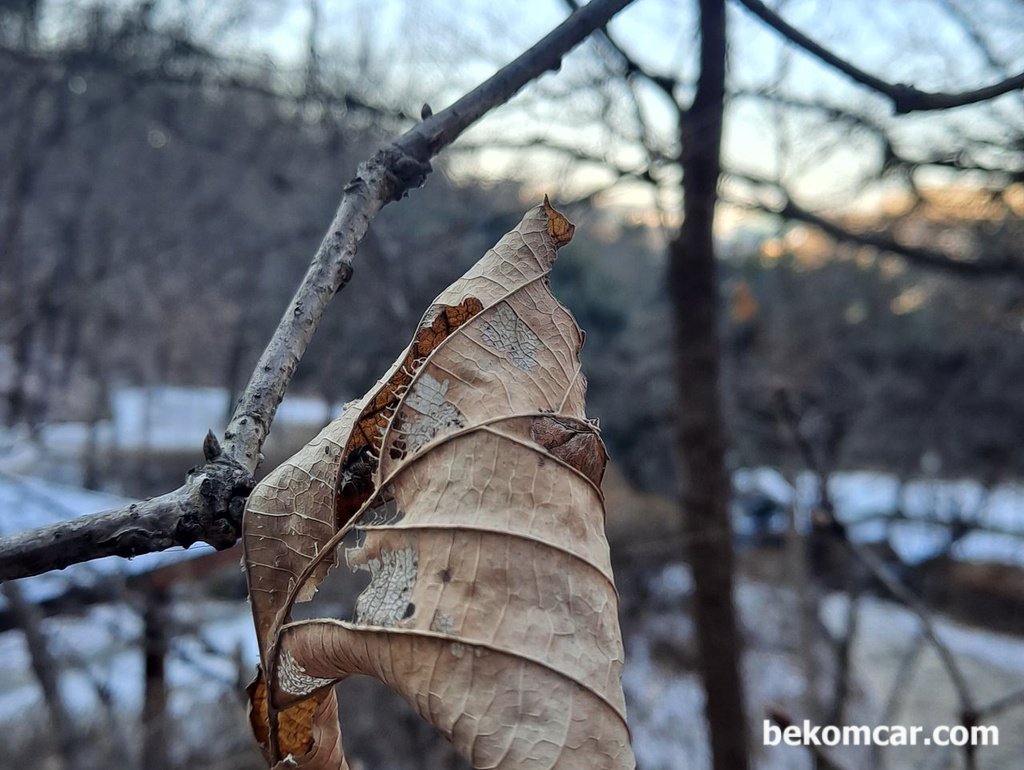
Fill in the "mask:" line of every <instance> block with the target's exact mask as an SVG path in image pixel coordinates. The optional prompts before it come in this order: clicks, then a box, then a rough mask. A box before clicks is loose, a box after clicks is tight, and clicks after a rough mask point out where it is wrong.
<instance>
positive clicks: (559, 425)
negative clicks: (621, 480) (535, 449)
mask: <svg viewBox="0 0 1024 770" xmlns="http://www.w3.org/2000/svg"><path fill="white" fill-rule="evenodd" d="M530 434H531V436H532V437H533V440H534V441H536V442H537V443H538V444H540V445H541V446H542V447H544V448H545V449H546V450H548V452H550V453H551V454H553V455H554V456H555V457H557V458H558V459H560V460H562V462H565V463H568V464H569V465H571V466H572V467H573V468H575V469H576V470H578V471H579V472H580V473H582V474H583V475H584V476H586V477H587V478H588V479H590V480H591V481H593V482H594V484H596V485H597V486H601V479H602V477H603V476H604V467H605V464H606V461H607V459H608V458H607V453H606V452H605V448H604V444H603V443H602V441H601V438H600V436H598V434H597V430H596V429H595V428H594V426H593V425H590V424H589V423H585V422H581V421H579V420H573V419H569V418H566V417H554V416H551V417H538V418H537V419H536V420H534V422H533V425H532V427H531V428H530Z"/></svg>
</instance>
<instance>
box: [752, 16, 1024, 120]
mask: <svg viewBox="0 0 1024 770" xmlns="http://www.w3.org/2000/svg"><path fill="white" fill-rule="evenodd" d="M738 1H739V3H740V4H741V5H742V6H743V7H745V8H746V9H747V10H749V11H750V12H751V13H753V14H754V15H755V16H757V17H758V18H759V19H761V21H763V22H764V23H765V24H767V25H768V26H770V27H771V28H772V29H774V30H775V31H776V32H778V33H779V34H781V35H782V36H783V37H785V38H786V39H787V40H789V41H791V42H793V43H795V44H796V45H798V46H800V47H801V48H803V49H804V50H805V51H807V52H808V53H809V54H811V55H812V56H815V57H817V58H818V59H820V60H821V61H823V62H825V64H828V65H829V66H830V67H832V68H834V69H836V70H838V71H839V72H842V73H843V74H844V75H846V76H847V77H848V78H850V80H852V81H854V82H855V83H859V84H860V85H862V86H866V87H867V88H870V89H871V90H872V91H876V92H878V93H880V94H882V96H885V97H886V98H888V99H889V100H890V101H892V104H893V109H894V110H895V111H896V114H898V115H905V114H906V113H908V112H924V111H928V110H947V109H950V108H952V107H962V106H964V105H967V104H975V103H977V102H984V101H987V100H989V99H994V98H995V97H997V96H1002V95H1003V94H1005V93H1009V92H1010V91H1016V90H1018V89H1020V88H1024V72H1021V73H1018V74H1016V75H1012V76H1010V77H1008V78H1004V79H1003V80H1000V81H999V82H997V83H993V84H991V85H988V86H984V87H982V88H975V89H971V90H968V91H957V92H945V91H922V90H921V89H919V88H916V87H914V86H912V85H907V84H906V83H890V82H888V81H886V80H882V79H881V78H879V77H876V76H875V75H872V74H870V73H868V72H865V71H864V70H862V69H860V68H859V67H856V66H854V65H853V64H851V63H850V62H848V61H847V60H846V59H844V58H842V57H841V56H839V55H837V54H835V53H833V52H832V51H830V50H828V49H827V48H825V47H824V46H823V45H821V44H820V43H817V42H815V41H814V40H812V39H811V38H810V37H808V36H807V35H805V34H804V33H803V32H801V31H800V30H798V29H797V28H796V27H794V26H792V25H791V24H789V23H788V22H787V21H786V20H785V19H783V18H782V17H781V16H779V15H778V14H777V13H775V11H773V10H772V9H771V8H769V7H768V6H767V5H765V4H764V3H762V2H761V0H738Z"/></svg>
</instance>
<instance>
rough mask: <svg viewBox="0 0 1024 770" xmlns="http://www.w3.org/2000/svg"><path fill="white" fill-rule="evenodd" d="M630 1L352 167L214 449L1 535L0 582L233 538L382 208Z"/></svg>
mask: <svg viewBox="0 0 1024 770" xmlns="http://www.w3.org/2000/svg"><path fill="white" fill-rule="evenodd" d="M630 1H631V0H593V2H591V3H589V4H587V5H586V6H585V7H584V8H582V9H580V11H579V12H577V13H574V14H573V15H572V16H570V17H569V18H568V19H566V20H565V21H564V22H562V23H561V24H560V25H558V27H556V28H555V29H554V30H552V31H551V32H550V33H549V34H548V35H546V36H545V37H544V38H543V39H542V40H541V41H540V42H538V43H537V44H536V45H534V46H533V47H532V48H530V49H529V50H528V51H526V52H525V53H523V54H522V55H521V56H519V57H518V58H517V59H515V60H514V61H512V62H511V63H509V64H507V65H506V66H505V67H503V68H501V69H500V70H498V72H496V73H495V74H494V75H493V76H492V77H491V78H489V79H488V80H486V81H485V82H484V83H482V84H481V85H479V86H477V87H476V88H475V89H473V90H472V91H470V92H469V93H468V94H466V95H465V96H463V97H462V98H461V99H459V100H458V101H457V102H455V103H454V104H452V105H451V106H450V107H448V108H447V109H445V110H443V111H441V112H439V113H437V114H436V115H433V116H431V117H428V118H427V119H425V120H424V121H423V122H421V123H419V124H417V125H416V126H414V127H413V128H411V129H410V130H409V131H407V132H406V133H405V134H403V135H402V136H401V137H399V138H398V139H396V140H395V141H394V142H393V143H391V144H389V145H387V146H385V147H383V148H382V149H380V150H378V151H377V152H376V153H375V154H374V155H373V157H371V158H370V159H369V160H367V161H366V162H364V163H362V164H360V166H359V168H358V169H357V171H356V176H355V178H353V179H352V181H351V182H349V184H348V185H347V186H346V187H345V192H344V195H343V196H342V199H341V203H340V205H339V207H338V210H337V212H336V214H335V216H334V220H333V221H332V222H331V225H330V228H329V229H328V231H327V235H326V236H325V237H324V239H323V241H322V242H321V244H320V247H319V249H317V252H316V255H315V256H314V257H313V261H312V262H311V264H310V266H309V269H308V270H307V272H306V275H305V277H304V278H303V280H302V283H301V284H300V285H299V288H298V289H297V290H296V292H295V295H294V297H293V298H292V300H291V302H290V303H289V305H288V307H287V308H286V309H285V312H284V315H283V317H282V318H281V321H280V323H279V324H278V326H277V329H276V330H275V332H274V334H273V336H272V337H271V339H270V342H269V343H268V344H267V347H266V349H265V350H264V351H263V354H262V355H261V356H260V359H259V361H258V362H257V364H256V368H255V370H254V371H253V374H252V376H251V378H250V379H249V383H248V385H247V386H246V387H245V390H244V391H243V392H242V395H241V398H240V399H239V401H238V404H237V406H236V407H235V411H234V414H233V416H232V417H231V420H230V422H229V423H228V426H227V429H226V430H225V432H224V444H223V449H221V447H219V446H217V442H216V441H213V442H208V446H207V447H204V448H205V449H206V458H207V462H206V464H205V465H203V466H200V467H199V468H196V469H193V471H192V472H191V473H190V474H189V476H188V478H187V480H186V482H185V484H184V485H183V486H181V487H179V488H178V489H176V490H174V491H172V492H169V493H167V494H165V495H161V496H160V497H156V498H152V499H150V500H146V501H144V502H141V503H136V504H134V505H132V506H129V507H127V508H121V509H117V510H114V511H107V512H105V513H100V514H94V515H92V516H86V517H81V518H79V519H75V520H73V521H70V522H64V523H61V524H57V525H54V526H50V527H42V528H39V529H35V530H31V531H29V532H24V533H20V534H17V535H13V536H10V537H6V538H2V539H0V581H3V580H10V579H12V578H19V577H27V576H30V575H36V574H39V573H41V572H45V571H47V570H51V569H62V568H64V567H66V566H68V565H70V564H76V563H78V562H83V561H88V560H90V559H96V558H100V557H102V556H111V555H118V556H135V555H138V554H141V553H147V552H150V551H158V550H163V549H165V548H170V547H172V546H175V545H181V546H185V547H187V546H189V545H191V544H192V543H195V542H197V541H199V540H203V541H205V542H208V543H210V544H211V545H213V546H214V547H217V548H226V547H228V546H230V545H231V544H233V543H234V542H235V540H237V538H238V536H239V534H240V526H241V524H240V522H241V512H242V508H243V507H244V500H245V498H246V497H247V496H248V494H249V492H250V491H251V490H252V486H253V473H254V472H255V470H256V467H257V466H258V465H259V462H260V460H261V454H260V449H261V448H262V446H263V442H264V440H265V439H266V437H267V434H268V433H269V431H270V425H271V422H272V421H273V419H274V414H275V412H276V411H277V406H278V404H279V403H280V402H281V399H282V398H283V396H284V392H285V389H286V388H287V386H288V383H289V382H290V381H291V378H292V375H293V374H294V372H295V369H296V367H297V366H298V363H299V359H300V358H301V357H302V355H303V353H304V352H305V350H306V347H307V346H308V345H309V342H310V340H311V339H312V337H313V332H314V331H315V330H316V328H317V325H318V324H319V322H320V318H321V317H322V315H323V313H324V311H325V309H326V308H327V305H328V303H329V302H330V301H331V299H332V298H333V297H334V295H335V294H336V293H337V292H338V291H340V290H341V289H342V288H344V287H345V285H346V284H347V283H348V281H349V279H350V278H351V277H352V262H353V259H354V257H355V253H356V248H357V247H358V245H359V242H360V241H361V240H362V238H363V236H364V235H365V234H366V231H367V228H368V227H369V225H370V222H371V221H372V220H373V218H374V217H375V216H376V215H377V212H378V211H380V210H381V208H383V207H384V206H385V205H387V204H388V203H390V202H392V201H397V200H400V199H401V198H402V197H403V196H404V195H405V194H406V193H407V191H408V190H410V189H411V188H414V187H419V186H420V185H422V184H423V183H424V181H425V180H426V177H427V175H428V174H429V173H430V171H431V167H430V159H431V158H432V157H433V156H435V155H436V154H437V153H438V152H440V151H441V150H442V149H444V148H445V147H447V146H448V145H449V144H451V143H452V142H453V141H454V140H455V139H456V138H457V137H458V136H459V135H460V134H461V133H462V132H463V131H465V130H466V129H467V128H468V127H469V126H470V125H472V124H473V123H474V122H475V121H477V120H478V119H479V118H481V117H483V116H484V115H485V114H486V113H487V112H489V111H490V110H491V109H493V108H494V107H496V106H498V105H501V104H504V103H505V102H507V101H508V100H509V99H511V98H512V97H513V96H514V95H515V94H516V93H517V92H518V91H519V90H520V89H522V88H523V87H524V86H525V85H527V84H528V83H530V82H531V81H533V80H535V79H536V78H538V77H540V76H541V75H542V74H544V73H545V72H547V71H549V70H558V68H559V67H560V66H561V62H562V57H563V56H565V54H566V53H568V52H569V51H570V50H571V49H573V48H574V47H575V46H576V45H578V44H579V43H580V42H582V41H583V40H584V39H585V38H586V37H587V36H588V35H590V33H591V32H593V31H594V30H595V29H597V28H599V27H601V26H603V25H604V24H606V23H607V22H608V21H609V20H610V19H611V18H612V17H613V16H614V15H615V14H616V13H618V12H619V11H620V10H622V9H623V8H624V7H625V6H627V5H628V4H629V3H630Z"/></svg>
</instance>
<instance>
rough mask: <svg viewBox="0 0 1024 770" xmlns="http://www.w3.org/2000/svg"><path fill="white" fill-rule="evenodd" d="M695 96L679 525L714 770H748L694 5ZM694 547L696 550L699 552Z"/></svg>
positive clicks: (715, 63) (711, 134)
mask: <svg viewBox="0 0 1024 770" xmlns="http://www.w3.org/2000/svg"><path fill="white" fill-rule="evenodd" d="M700 29H701V53H700V76H699V79H698V82H697V92H696V95H695V96H694V100H693V104H692V105H691V107H690V109H689V110H688V111H687V112H686V113H684V114H683V116H682V118H681V120H680V139H681V142H682V150H681V152H682V156H681V161H682V167H683V177H684V178H683V191H684V194H685V203H684V215H685V219H684V221H683V225H682V227H681V229H680V231H679V236H678V237H677V238H676V239H675V240H674V241H673V242H672V243H671V245H670V246H669V274H668V280H669V295H670V297H671V299H672V305H673V316H674V322H675V349H676V367H677V373H676V376H677V382H678V404H677V415H676V420H677V433H676V438H677V441H678V451H679V459H680V462H681V470H682V476H683V507H684V516H683V526H684V531H685V535H686V541H687V542H689V543H693V544H694V545H692V546H691V547H690V553H689V561H690V564H691V565H692V567H693V576H694V582H695V612H696V622H697V640H698V646H699V665H700V673H701V678H702V680H703V683H704V690H705V693H706V698H707V701H706V706H705V713H706V716H707V720H708V728H709V731H710V742H711V754H712V765H713V767H714V768H715V770H743V768H746V767H747V766H748V756H747V727H746V720H745V718H744V713H745V709H744V698H743V681H742V676H741V670H740V668H741V646H742V645H741V641H740V634H739V631H738V629H737V622H736V610H735V607H734V604H733V561H734V559H733V550H732V530H731V528H730V525H729V506H728V502H729V478H728V474H727V472H726V468H725V443H726V437H725V424H724V419H723V414H722V402H721V395H720V393H719V387H720V362H721V342H720V339H719V336H718V328H717V294H718V291H717V281H716V266H715V247H714V241H713V238H712V226H713V224H714V216H715V203H716V200H717V186H718V176H719V173H720V169H721V164H720V160H719V151H720V148H721V141H722V111H723V103H724V92H725V56H726V53H725V0H700ZM697 544H699V545H697Z"/></svg>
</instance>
